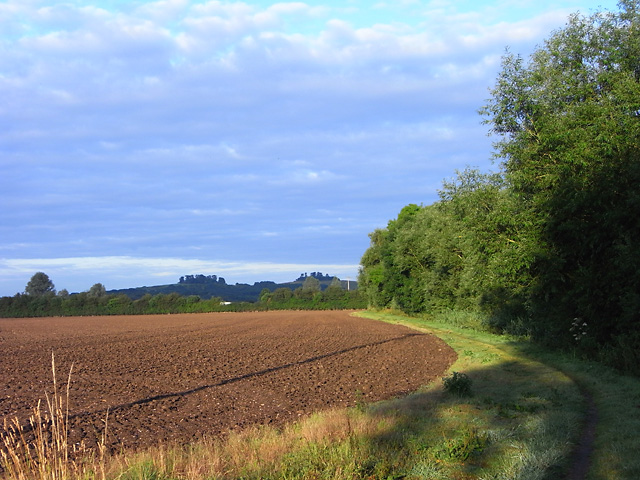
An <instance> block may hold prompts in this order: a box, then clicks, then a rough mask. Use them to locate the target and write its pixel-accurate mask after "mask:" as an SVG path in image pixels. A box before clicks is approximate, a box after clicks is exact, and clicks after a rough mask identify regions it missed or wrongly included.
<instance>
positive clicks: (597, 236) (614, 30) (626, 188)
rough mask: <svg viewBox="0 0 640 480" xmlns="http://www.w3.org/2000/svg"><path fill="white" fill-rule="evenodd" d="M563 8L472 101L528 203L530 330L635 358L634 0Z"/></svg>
mask: <svg viewBox="0 0 640 480" xmlns="http://www.w3.org/2000/svg"><path fill="white" fill-rule="evenodd" d="M619 6H620V12H618V13H602V12H600V13H595V14H593V15H591V16H588V17H583V16H579V15H573V16H572V17H570V19H569V21H568V23H567V25H566V26H565V27H564V28H563V29H561V30H558V31H556V32H554V33H553V34H552V35H551V37H550V38H549V39H548V40H547V41H546V42H545V44H544V45H543V46H542V47H540V48H539V49H538V50H537V51H536V52H535V53H534V54H533V55H532V56H531V58H530V59H529V61H528V62H526V61H525V60H524V59H522V58H521V57H519V56H514V55H512V54H507V55H506V56H505V57H504V59H503V65H502V71H501V72H500V74H499V76H498V79H497V82H496V86H495V88H494V89H493V90H492V98H491V99H490V100H489V103H488V104H487V106H485V107H484V108H483V110H482V113H483V114H484V115H485V118H486V123H488V124H489V125H490V127H491V131H492V132H493V133H495V134H497V135H499V141H498V142H496V144H495V148H496V156H497V158H500V159H502V160H503V164H502V165H503V168H504V170H505V174H506V178H507V180H508V181H509V182H510V184H511V188H512V189H513V192H514V194H515V195H517V196H518V199H519V202H520V205H521V207H522V208H525V209H527V210H528V212H530V216H529V219H530V228H531V232H532V236H534V237H536V238H537V241H536V244H537V247H538V251H537V253H536V258H535V261H534V262H533V265H532V270H531V271H532V272H534V277H533V278H532V281H531V287H530V289H529V292H528V300H527V303H528V306H529V314H530V318H529V321H530V322H531V324H532V326H533V327H534V328H533V329H532V333H533V334H534V337H536V338H538V339H541V340H545V341H547V342H552V343H554V344H556V345H567V344H570V343H571V342H573V343H574V344H575V339H574V337H573V335H572V333H571V326H572V324H573V323H575V322H576V319H581V320H582V321H583V323H586V324H587V325H588V331H587V335H586V336H584V337H583V338H581V340H580V345H579V346H580V348H581V349H583V351H584V352H586V353H588V354H590V355H592V356H599V357H601V358H604V359H606V360H607V361H608V362H609V363H612V364H615V365H616V366H619V367H621V368H624V369H628V370H634V369H635V370H636V371H638V368H639V367H638V365H640V333H638V331H639V330H638V327H640V294H639V293H638V292H640V243H639V242H638V240H637V239H638V238H640V217H639V216H638V215H637V214H636V213H637V212H638V210H639V208H640V192H639V191H638V188H637V185H638V184H640V1H638V0H622V1H621V2H620V3H619Z"/></svg>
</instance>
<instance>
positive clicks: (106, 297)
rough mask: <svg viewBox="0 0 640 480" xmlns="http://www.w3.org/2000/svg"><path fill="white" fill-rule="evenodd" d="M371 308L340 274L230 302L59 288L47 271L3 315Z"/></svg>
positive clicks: (3, 301) (7, 300)
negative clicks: (326, 281) (323, 282)
mask: <svg viewBox="0 0 640 480" xmlns="http://www.w3.org/2000/svg"><path fill="white" fill-rule="evenodd" d="M217 281H219V280H217ZM365 306H366V300H365V299H364V297H363V296H361V295H360V294H359V292H358V290H351V291H347V290H344V289H343V288H342V285H341V282H340V280H339V279H338V278H337V277H334V279H333V281H332V282H331V284H330V285H329V286H328V287H327V288H326V289H325V290H322V289H321V288H320V281H319V280H317V278H315V277H311V276H309V277H307V278H306V279H305V281H304V282H303V284H302V285H301V286H299V287H298V288H296V289H290V288H286V287H281V288H277V289H275V290H274V291H273V292H272V291H271V290H270V289H268V288H264V289H263V290H262V292H261V293H260V297H259V299H258V300H257V301H255V302H248V301H241V302H225V301H223V299H222V298H220V297H211V298H207V299H203V298H201V297H200V296H198V295H181V294H179V293H177V292H171V293H159V294H155V295H151V294H145V295H143V296H142V297H140V298H136V299H133V298H131V297H129V296H128V295H125V294H122V293H119V294H108V293H107V291H106V289H105V287H104V285H102V284H101V283H96V284H94V285H93V286H92V287H91V288H90V289H89V290H88V291H86V292H81V293H74V294H69V292H68V291H67V290H60V291H59V292H56V289H55V286H54V284H53V282H52V281H51V279H50V278H49V276H48V275H47V274H45V273H44V272H38V273H36V274H34V275H33V276H32V277H31V280H30V281H29V283H28V284H27V286H26V287H25V292H24V293H23V294H17V295H15V296H13V297H0V317H42V316H48V317H52V316H89V315H142V314H146V315H149V314H166V313H203V312H239V311H256V310H284V309H287V310H289V309H297V310H302V309H308V310H340V309H356V308H364V307H365Z"/></svg>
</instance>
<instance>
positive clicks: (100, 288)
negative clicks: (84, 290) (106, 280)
mask: <svg viewBox="0 0 640 480" xmlns="http://www.w3.org/2000/svg"><path fill="white" fill-rule="evenodd" d="M106 294H107V289H106V288H105V286H104V285H103V284H101V283H95V284H93V285H92V286H91V288H90V289H89V292H88V296H89V297H95V298H100V297H104V296H105V295H106Z"/></svg>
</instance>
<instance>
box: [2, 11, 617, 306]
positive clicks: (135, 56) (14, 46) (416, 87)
mask: <svg viewBox="0 0 640 480" xmlns="http://www.w3.org/2000/svg"><path fill="white" fill-rule="evenodd" d="M595 9H609V10H615V9H616V2H615V1H611V0H609V1H605V0H599V1H598V0H595V1H590V0H553V1H552V0H504V1H480V0H432V1H428V0H425V1H421V0H381V1H380V2H378V3H376V2H375V0H374V1H364V0H342V1H333V0H319V1H307V2H282V3H274V2H272V1H267V0H256V1H245V2H235V1H210V0H161V1H144V0H104V1H97V0H94V1H81V0H66V1H65V0H60V1H56V0H49V1H44V0H0V295H14V294H15V293H17V292H22V291H23V290H24V287H25V285H26V283H27V282H28V281H29V279H30V277H31V276H32V275H33V274H34V273H35V272H37V271H44V272H45V273H47V274H48V275H49V276H50V277H51V279H52V280H53V282H54V283H55V285H56V288H57V289H62V288H66V289H68V290H69V291H71V292H74V291H76V292H77V291H84V290H88V289H89V288H90V287H91V285H93V284H94V283H96V282H101V283H103V284H104V285H105V286H106V287H107V289H111V288H124V287H133V286H140V285H158V284H164V283H174V282H175V281H177V279H178V277H179V276H181V275H185V274H196V273H204V274H215V275H218V276H223V277H225V279H226V280H227V283H236V282H241V283H253V282H255V281H260V280H275V281H288V280H292V279H294V278H296V277H297V276H298V274H300V273H301V272H311V271H322V272H324V273H328V274H331V275H337V276H339V277H340V278H343V279H346V278H351V279H354V278H355V277H356V275H357V270H358V263H359V261H360V258H361V256H362V254H363V252H364V250H365V249H366V248H367V247H368V245H369V238H368V236H367V235H368V233H369V232H371V231H373V230H374V229H375V228H378V227H384V226H385V225H386V223H387V221H388V220H389V219H391V218H394V217H395V216H396V215H397V214H398V212H399V210H400V209H401V208H402V207H403V206H404V205H406V204H408V203H418V204H420V203H423V204H429V203H432V202H433V201H434V200H435V199H436V198H437V189H438V188H439V187H440V185H441V182H442V180H443V179H444V178H449V177H451V176H453V175H454V172H455V170H456V169H462V168H464V167H465V166H467V165H469V166H477V167H480V168H482V169H485V170H486V169H490V168H494V167H492V164H491V160H490V157H491V141H492V140H491V139H490V138H488V137H487V135H486V132H487V128H486V126H483V125H482V124H481V123H480V121H481V118H480V117H479V115H478V114H477V110H478V109H479V108H480V107H481V106H482V105H483V103H484V101H485V100H486V99H487V98H488V96H489V93H488V88H490V87H491V86H492V85H493V83H494V80H495V77H496V73H497V71H498V69H499V65H500V57H501V55H502V54H503V53H504V51H505V48H506V47H507V46H508V47H510V49H511V51H513V52H516V53H522V54H525V55H527V54H528V53H530V52H531V51H532V49H533V48H534V47H535V45H537V44H540V43H541V42H542V41H543V39H544V38H545V37H547V36H548V35H549V33H550V32H551V31H552V30H554V29H556V28H559V27H561V26H562V25H563V24H564V23H565V21H566V18H567V16H568V15H569V14H570V13H573V12H576V11H580V12H581V13H584V14H589V13H591V12H593V11H594V10H595Z"/></svg>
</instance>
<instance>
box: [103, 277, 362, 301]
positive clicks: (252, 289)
mask: <svg viewBox="0 0 640 480" xmlns="http://www.w3.org/2000/svg"><path fill="white" fill-rule="evenodd" d="M307 278H315V279H316V280H318V281H319V282H320V289H321V290H324V289H325V288H327V287H328V286H329V285H330V284H331V282H332V281H333V278H334V277H332V276H330V275H324V274H323V273H322V272H312V273H311V274H306V273H303V274H301V275H300V277H298V278H297V279H296V280H294V281H293V282H286V283H276V282H272V281H261V282H255V283H254V284H253V285H249V284H247V283H236V284H234V285H232V284H228V283H227V282H226V281H225V279H224V278H222V277H218V276H216V275H202V274H197V275H184V276H182V277H180V279H179V280H178V283H172V284H168V285H155V286H149V287H146V286H145V287H134V288H123V289H117V290H109V291H107V293H109V294H111V295H119V294H125V295H127V296H128V297H130V298H131V299H133V300H138V299H140V298H142V297H143V296H145V295H159V294H165V295H168V294H171V293H177V294H178V295H181V296H184V297H188V296H191V295H197V296H199V297H200V298H201V299H203V300H207V299H209V298H222V299H223V300H224V301H227V302H256V301H258V299H259V298H260V294H261V293H262V291H263V290H264V289H265V288H267V289H269V290H271V291H272V292H273V291H274V290H276V289H278V288H289V289H291V290H295V289H296V288H298V287H300V286H302V284H303V283H304V281H305V280H306V279H307ZM357 285H358V284H357V282H354V281H350V282H347V281H345V280H342V281H341V286H342V287H343V288H345V289H349V290H355V289H356V288H357Z"/></svg>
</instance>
